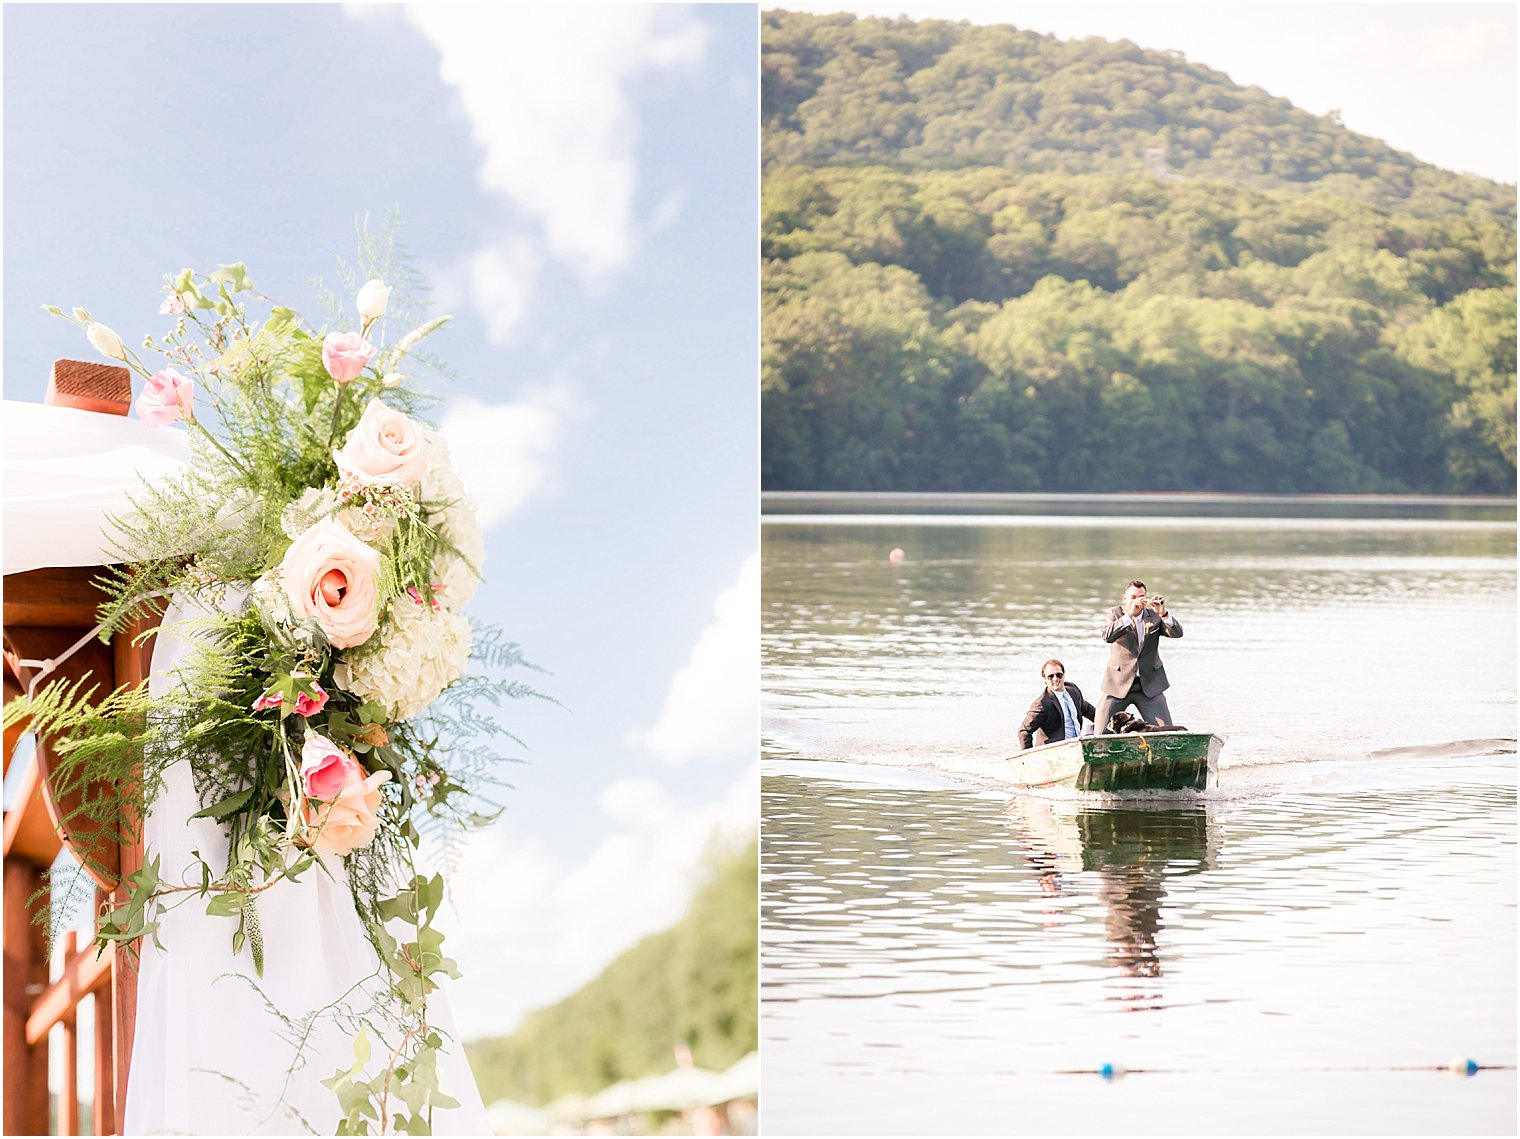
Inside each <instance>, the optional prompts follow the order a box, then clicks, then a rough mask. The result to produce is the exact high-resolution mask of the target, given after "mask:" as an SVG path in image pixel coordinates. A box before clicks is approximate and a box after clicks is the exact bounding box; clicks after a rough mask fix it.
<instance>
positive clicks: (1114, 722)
mask: <svg viewBox="0 0 1520 1139" xmlns="http://www.w3.org/2000/svg"><path fill="white" fill-rule="evenodd" d="M1185 731H1187V729H1186V728H1184V727H1183V726H1182V725H1181V724H1152V723H1148V722H1146V721H1145V720H1142V719H1141V718H1140V717H1139V716H1137V715H1135V714H1134V713H1133V712H1129V711H1126V710H1125V709H1122V708H1121V709H1120V710H1119V711H1117V712H1115V713H1114V714H1113V716H1112V717H1111V718H1110V719H1109V721H1108V731H1107V732H1106V733H1104V734H1105V735H1110V736H1118V735H1123V734H1124V733H1125V732H1185Z"/></svg>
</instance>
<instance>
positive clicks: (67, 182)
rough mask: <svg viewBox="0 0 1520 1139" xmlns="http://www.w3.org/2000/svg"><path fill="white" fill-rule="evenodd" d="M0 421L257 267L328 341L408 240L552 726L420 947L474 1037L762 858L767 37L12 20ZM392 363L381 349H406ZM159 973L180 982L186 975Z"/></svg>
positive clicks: (505, 597) (477, 23)
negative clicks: (76, 366)
mask: <svg viewBox="0 0 1520 1139" xmlns="http://www.w3.org/2000/svg"><path fill="white" fill-rule="evenodd" d="M4 21H5V26H4V33H5V35H4V52H5V58H4V64H5V70H4V85H5V134H4V159H5V165H4V173H5V184H4V192H5V202H4V204H5V247H4V272H5V277H4V280H5V300H4V305H5V307H4V317H5V341H4V364H5V395H6V398H8V399H23V400H40V399H41V397H42V394H43V390H44V386H45V383H46V380H47V375H48V369H49V366H50V364H51V362H52V361H53V360H54V359H56V358H59V357H75V358H80V359H92V358H95V357H94V355H93V353H92V350H91V349H90V348H89V346H88V344H87V343H86V342H85V341H84V339H83V338H82V337H81V336H80V335H79V334H78V332H77V331H76V330H75V329H74V328H73V327H72V326H70V325H69V324H67V323H65V322H64V321H61V320H58V319H56V318H54V317H50V316H47V315H45V314H44V313H43V312H42V309H41V306H42V305H44V304H57V305H61V306H63V307H64V308H66V309H67V308H68V307H70V306H74V305H81V306H84V307H85V308H87V309H89V310H90V311H91V313H92V314H93V315H94V317H95V318H96V319H98V320H101V321H103V322H105V323H107V324H109V325H111V326H112V327H114V328H115V329H116V330H117V331H118V332H119V333H120V334H121V335H122V336H123V337H124V338H126V339H127V340H128V341H129V342H132V343H138V342H140V341H141V338H142V335H143V334H144V333H145V332H149V331H152V332H154V333H161V332H162V331H164V330H165V329H166V328H167V327H168V324H169V320H168V318H165V317H160V316H158V315H157V309H158V305H159V301H160V300H161V298H162V295H163V292H162V284H163V276H164V274H166V273H173V272H176V271H178V270H179V269H181V268H183V267H185V266H194V267H196V268H199V269H202V270H210V269H212V268H214V267H215V266H216V265H217V264H218V263H220V262H226V261H236V260H243V261H246V262H247V263H248V266H249V271H250V274H251V276H252V279H253V281H254V283H255V284H256V285H257V286H258V288H259V289H260V290H261V291H262V292H264V293H266V294H268V295H270V296H272V297H274V298H277V299H279V300H280V301H282V302H283V303H286V304H289V305H291V306H293V307H295V308H297V309H299V310H300V311H302V312H303V313H305V314H306V315H307V316H308V317H309V318H311V319H312V320H313V321H315V322H319V323H321V322H324V320H325V314H324V313H323V311H322V310H321V309H320V308H319V307H318V305H317V304H316V301H315V298H314V295H313V291H312V289H311V287H310V285H309V283H308V282H310V281H311V280H313V279H315V278H322V279H323V280H324V281H325V282H326V283H327V284H328V285H329V286H336V285H337V281H338V277H337V273H336V260H335V258H336V256H342V257H344V258H345V259H346V260H348V261H350V262H352V260H353V255H354V222H355V218H356V217H358V216H360V215H363V214H365V213H369V214H372V215H374V216H376V217H377V218H378V217H379V216H380V215H383V214H384V213H385V212H386V211H388V210H389V209H391V208H392V207H396V206H399V207H400V211H401V214H402V216H403V218H404V220H405V222H406V226H405V229H404V230H403V233H402V236H403V239H404V240H405V241H406V242H407V243H408V244H409V245H410V247H411V249H412V250H413V252H414V253H415V254H416V255H417V257H418V259H419V260H420V262H421V265H422V267H423V268H424V270H425V271H426V272H427V273H428V275H429V276H430V277H431V278H432V280H433V282H434V284H435V286H436V288H437V292H438V294H439V296H440V300H441V304H440V305H439V306H438V307H439V311H445V312H453V313H454V314H455V317H456V319H455V324H454V325H453V326H452V328H451V329H449V330H447V331H445V332H443V333H440V334H438V335H437V336H436V337H435V338H434V340H433V341H432V343H433V344H434V345H435V346H436V349H437V351H438V353H439V354H440V355H442V356H443V357H444V358H445V359H446V360H447V361H448V362H449V363H450V365H451V366H452V367H453V368H454V369H455V370H456V371H457V372H458V373H459V374H460V376H461V377H463V379H462V381H461V382H459V383H457V384H453V385H448V386H446V387H443V388H441V389H440V394H441V395H443V396H444V397H445V398H446V401H447V402H446V403H445V405H444V406H443V407H442V408H441V410H440V418H441V422H442V424H443V426H444V429H445V433H446V434H447V436H448V437H449V439H450V441H451V444H452V446H453V450H454V454H455V457H456V464H457V465H458V466H460V467H461V470H462V473H463V474H464V476H465V478H466V482H467V483H468V484H469V485H470V486H471V487H472V489H473V490H474V491H475V492H476V494H477V497H478V498H479V499H480V503H481V507H482V511H483V514H484V516H485V520H486V521H487V523H488V524H489V527H490V529H489V531H488V540H489V557H488V560H487V562H486V565H485V575H486V585H485V586H484V587H483V588H482V590H481V592H480V594H479V595H478V596H477V599H476V601H475V602H474V603H473V604H472V606H471V610H472V612H473V613H475V614H476V615H477V616H479V617H480V618H482V619H484V620H486V621H490V622H496V623H500V624H502V625H503V626H504V627H505V628H506V630H507V633H508V635H509V636H510V637H511V638H512V639H514V640H517V641H518V642H520V643H521V644H522V645H523V647H524V649H525V651H526V653H527V655H528V657H529V659H531V660H532V661H534V662H536V663H537V664H539V665H541V666H542V667H543V668H544V669H546V670H547V672H546V673H545V674H543V675H539V676H534V677H528V678H527V679H530V680H531V681H532V682H533V683H534V684H535V685H536V686H537V687H538V688H539V689H540V690H541V691H543V692H545V693H547V694H548V695H550V696H552V697H554V698H555V699H556V700H558V701H559V702H560V704H561V705H563V706H562V707H561V706H556V705H552V704H548V703H532V704H528V703H523V704H517V705H514V706H511V707H509V708H508V709H507V710H506V712H505V715H504V718H505V721H506V723H507V725H508V727H509V728H510V729H511V730H513V731H514V732H515V733H516V734H517V735H518V736H520V737H521V739H522V740H523V741H524V743H525V744H526V749H525V751H524V752H523V756H524V758H525V760H526V763H525V764H523V765H522V766H521V767H517V768H514V769H512V770H511V771H509V772H508V776H509V778H510V779H511V780H512V782H513V783H514V784H515V790H514V791H512V792H511V793H510V794H509V795H508V796H507V798H506V805H507V812H506V814H505V816H504V817H503V818H502V819H501V820H500V821H499V822H498V823H497V824H496V825H495V827H494V828H492V829H491V830H490V831H489V832H486V833H485V834H483V835H481V836H479V837H478V838H477V839H475V840H474V841H473V842H472V843H471V845H470V846H469V847H468V848H467V849H466V851H465V853H464V856H463V860H462V862H461V864H460V866H459V868H458V870H457V872H456V873H455V874H454V876H453V883H454V901H455V904H456V906H457V912H454V913H445V914H444V915H442V916H441V919H440V926H441V928H442V929H443V930H444V932H445V933H446V934H447V936H448V937H449V942H448V948H449V949H450V951H451V952H452V953H453V955H454V956H455V957H456V958H457V959H458V961H459V963H460V966H461V968H462V970H463V972H464V974H465V979H464V980H463V981H461V982H459V983H458V984H457V985H456V986H455V987H454V994H453V1007H454V1009H455V1012H456V1015H457V1018H458V1021H459V1026H460V1030H461V1032H462V1033H463V1034H464V1035H465V1036H466V1037H475V1036H480V1035H488V1034H496V1033H502V1032H506V1031H509V1030H511V1029H512V1028H513V1027H514V1025H515V1023H516V1021H517V1018H518V1016H519V1015H520V1014H521V1013H522V1012H523V1011H524V1010H525V1009H528V1008H532V1007H536V1006H539V1005H542V1004H545V1003H548V1002H550V1001H553V1000H555V999H558V998H559V997H561V996H564V995H566V994H567V993H568V992H570V991H573V990H574V989H575V988H577V987H578V986H579V985H581V984H583V983H584V982H586V981H588V980H590V979H591V977H593V976H594V975H595V974H596V973H597V972H598V971H600V969H601V968H602V967H603V966H605V965H606V964H607V963H608V962H609V961H610V960H611V959H612V958H613V957H614V956H616V954H617V953H618V952H620V951H621V950H623V949H625V948H627V947H628V946H629V945H630V944H632V943H633V942H634V941H636V940H637V939H638V938H639V937H641V936H643V935H645V934H648V933H651V932H653V931H655V930H657V929H660V928H663V927H665V926H667V925H669V924H670V923H671V922H673V921H674V920H675V919H676V918H678V917H679V916H680V914H681V913H682V912H683V910H684V907H685V904H686V902H687V900H688V898H689V896H690V892H691V888H692V886H693V884H694V882H695V881H696V880H697V878H698V876H699V872H700V866H701V864H702V860H703V856H704V852H705V850H706V849H707V844H708V842H709V840H710V838H711V837H712V835H713V834H714V833H722V834H726V835H728V836H730V838H731V839H734V840H735V841H738V840H741V839H743V838H747V837H748V835H750V834H752V833H753V830H754V825H755V819H756V817H757V812H758V768H757V766H756V759H755V757H756V752H757V745H756V735H755V724H756V713H755V707H756V704H755V692H756V683H757V681H756V669H757V663H758V647H757V642H756V639H755V638H756V614H757V612H758V605H759V584H758V582H759V575H758V569H757V565H756V551H757V547H758V522H757V475H756V471H757V469H758V458H757V448H758V430H759V429H758V421H757V415H758V390H759V381H758V363H757V342H758V286H757V272H756V260H755V250H756V246H757V241H758V236H757V222H756V217H757V211H758V190H757V178H758V175H757V169H756V136H755V123H756V117H757V113H758V111H757V105H756V98H757V95H756V84H755V80H754V75H755V60H756V58H757V48H756V40H755V35H756V24H757V16H756V12H755V9H753V8H750V7H727V6H708V7H699V8H687V7H681V6H665V7H662V8H659V9H658V10H654V9H649V8H634V7H627V6H619V7H612V8H602V9H599V10H597V11H595V12H594V13H587V12H585V11H578V10H576V9H574V8H569V9H567V8H566V7H565V6H559V5H557V6H554V7H544V8H534V7H519V6H514V5H499V6H492V7H481V8H469V7H463V8H461V7H459V6H450V5H439V6H429V7H425V8H420V9H412V10H409V11H403V10H400V9H395V8H389V9H377V8H366V9H362V10H361V9H358V8H348V9H345V8H340V7H336V6H313V5H303V4H279V5H267V6H260V5H211V4H207V5H195V4H187V5H101V6H92V5H78V6H76V5H20V6H18V5H10V6H7V7H6V8H5V12H4ZM403 331H404V330H403ZM171 952H172V950H171Z"/></svg>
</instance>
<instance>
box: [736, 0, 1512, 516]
mask: <svg viewBox="0 0 1520 1139" xmlns="http://www.w3.org/2000/svg"><path fill="white" fill-rule="evenodd" d="M764 19H765V25H764V29H765V30H764V45H765V55H764V64H763V68H764V75H763V83H764V100H765V101H764V108H763V117H764V129H765V143H764V148H765V154H766V159H767V165H766V169H765V175H764V188H763V205H762V236H761V240H762V257H763V278H762V280H763V284H762V288H763V294H762V295H763V301H762V304H763V313H764V342H763V348H762V371H761V386H762V485H763V486H764V487H765V488H766V489H799V490H800V489H831V490H973V491H1036V490H1039V491H1119V490H1224V491H1257V492H1315V491H1322V492H1378V491H1387V492H1398V491H1404V492H1408V491H1416V492H1447V493H1509V492H1511V491H1512V490H1513V487H1514V481H1515V300H1516V297H1515V224H1514V192H1513V189H1512V188H1505V187H1499V186H1496V185H1494V184H1493V183H1490V182H1486V181H1484V180H1482V179H1477V178H1471V177H1460V178H1459V177H1457V176H1455V175H1450V174H1446V173H1445V172H1442V171H1438V170H1435V169H1434V168H1432V167H1429V166H1425V165H1423V164H1420V163H1418V162H1416V161H1415V160H1414V159H1412V158H1409V157H1408V156H1406V155H1399V154H1397V153H1396V152H1394V151H1391V150H1390V149H1389V148H1387V147H1386V146H1384V145H1383V144H1381V143H1377V142H1375V140H1370V139H1365V138H1362V137H1361V136H1357V135H1354V134H1352V133H1351V132H1349V131H1346V130H1345V129H1344V128H1342V127H1339V126H1338V125H1336V124H1335V123H1333V122H1328V121H1326V120H1320V119H1315V118H1314V117H1312V116H1308V115H1305V114H1303V113H1302V112H1299V111H1296V110H1294V109H1293V108H1291V106H1290V105H1288V104H1287V103H1286V102H1284V101H1283V100H1280V99H1274V98H1272V97H1271V96H1269V95H1267V94H1266V93H1265V92H1262V91H1260V90H1258V89H1251V90H1249V91H1247V90H1244V89H1241V88H1238V87H1234V86H1232V85H1230V84H1229V83H1228V81H1227V80H1226V79H1225V78H1224V77H1223V76H1221V75H1219V74H1218V73H1215V72H1211V71H1208V70H1207V69H1206V68H1201V67H1197V66H1194V65H1192V64H1188V63H1186V61H1184V60H1182V59H1181V58H1180V57H1177V56H1175V55H1171V54H1167V53H1155V52H1146V51H1142V50H1141V49H1139V48H1135V47H1134V46H1133V45H1128V44H1120V45H1115V44H1109V43H1106V42H1104V41H1101V40H1084V41H1079V42H1073V43H1068V42H1063V41H1060V40H1055V39H1052V38H1050V37H1043V36H1038V35H1034V34H1032V33H1026V32H1021V31H1018V30H1016V29H1012V28H1006V27H993V28H978V27H973V26H971V25H966V24H950V23H945V22H943V21H923V22H920V23H914V22H911V21H906V20H897V21H886V20H855V19H852V18H849V17H844V16H827V17H812V16H800V15H796V14H793V13H784V12H780V13H776V12H773V13H767V14H766V16H765V18H764ZM1142 95H1143V96H1144V97H1143V98H1142ZM1141 104H1145V106H1148V107H1149V108H1150V109H1149V110H1146V109H1144V107H1141ZM1187 123H1192V124H1193V125H1192V126H1188V127H1187V128H1186V130H1183V129H1182V126H1183V124H1187ZM1157 124H1159V126H1158V125H1157ZM1264 124H1265V125H1264ZM1268 127H1270V129H1268ZM1158 131H1159V132H1161V133H1160V134H1159V135H1158V134H1157V132H1158ZM1147 132H1149V133H1147ZM1199 132H1203V133H1199ZM1205 134H1207V136H1208V137H1207V138H1205V137H1204V135H1205ZM1179 138H1182V139H1185V140H1190V141H1187V144H1186V145H1185V146H1183V145H1181V144H1180V143H1179V142H1178V141H1177V139H1179ZM1168 139H1170V140H1171V141H1170V142H1168V141H1167V140H1168ZM954 140H960V141H959V142H955V141H954ZM1163 144H1164V145H1165V146H1166V155H1167V158H1166V161H1165V162H1164V163H1162V164H1160V165H1157V164H1156V162H1155V161H1154V158H1155V156H1154V155H1153V156H1152V159H1153V162H1152V167H1151V168H1150V169H1149V170H1148V169H1147V166H1146V161H1145V150H1146V149H1147V148H1152V149H1154V148H1156V147H1159V146H1161V145H1163ZM1306 155H1318V156H1319V157H1318V158H1315V159H1314V160H1313V161H1310V159H1309V158H1306V157H1305V156H1306Z"/></svg>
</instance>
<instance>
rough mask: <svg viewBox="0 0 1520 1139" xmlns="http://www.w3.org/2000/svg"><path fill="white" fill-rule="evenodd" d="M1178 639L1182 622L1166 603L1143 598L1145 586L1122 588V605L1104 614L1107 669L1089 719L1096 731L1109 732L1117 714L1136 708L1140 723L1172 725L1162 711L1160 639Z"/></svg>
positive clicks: (1166, 684) (1163, 686) (1135, 584)
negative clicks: (1096, 711) (1111, 722)
mask: <svg viewBox="0 0 1520 1139" xmlns="http://www.w3.org/2000/svg"><path fill="white" fill-rule="evenodd" d="M1180 636H1182V623H1181V622H1180V621H1178V620H1177V618H1175V617H1173V616H1172V615H1171V614H1170V613H1168V612H1167V608H1166V598H1164V597H1148V596H1146V590H1145V582H1143V581H1132V582H1130V583H1129V584H1128V585H1126V586H1125V587H1124V600H1123V603H1122V604H1120V605H1115V606H1114V607H1113V608H1112V609H1110V610H1109V611H1108V623H1107V624H1105V625H1104V626H1103V639H1104V640H1105V641H1107V642H1108V667H1107V668H1105V669H1104V670H1103V683H1102V684H1101V685H1100V686H1099V687H1101V688H1102V689H1103V699H1101V700H1099V701H1098V714H1097V715H1096V716H1094V717H1093V722H1094V723H1095V724H1096V725H1097V730H1098V731H1099V732H1100V733H1102V732H1106V731H1108V722H1109V720H1110V719H1112V718H1113V715H1114V713H1115V712H1117V711H1119V710H1121V709H1123V708H1127V707H1129V706H1130V705H1131V704H1133V705H1134V706H1135V709H1136V711H1138V712H1139V714H1140V717H1141V719H1143V720H1148V721H1150V722H1151V723H1153V724H1170V723H1171V722H1172V713H1171V709H1170V708H1168V707H1167V706H1166V695H1165V693H1166V690H1167V688H1168V687H1169V682H1168V681H1167V679H1166V666H1165V665H1163V664H1162V663H1161V638H1162V637H1180Z"/></svg>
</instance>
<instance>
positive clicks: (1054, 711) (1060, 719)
mask: <svg viewBox="0 0 1520 1139" xmlns="http://www.w3.org/2000/svg"><path fill="white" fill-rule="evenodd" d="M1066 691H1067V692H1068V693H1070V695H1071V702H1072V703H1073V704H1074V705H1076V709H1077V727H1078V728H1079V729H1080V728H1081V727H1082V721H1083V720H1091V721H1093V722H1094V723H1095V724H1096V723H1097V719H1098V710H1097V709H1096V708H1094V707H1093V706H1092V705H1091V704H1089V703H1088V702H1087V701H1086V700H1084V699H1082V690H1081V689H1080V688H1078V687H1077V686H1076V685H1075V684H1068V685H1067V686H1066ZM1036 729H1039V730H1040V731H1043V732H1044V733H1045V739H1046V740H1047V741H1049V740H1063V739H1065V738H1066V714H1065V713H1064V712H1062V711H1061V702H1060V701H1059V700H1057V699H1056V698H1055V697H1054V696H1052V695H1051V693H1050V689H1048V688H1046V689H1044V690H1042V691H1041V692H1040V694H1039V695H1038V696H1036V697H1035V698H1034V703H1033V704H1031V705H1029V711H1028V712H1027V713H1026V714H1025V716H1024V722H1023V723H1022V724H1020V725H1019V746H1020V747H1021V748H1030V747H1033V746H1034V733H1035V730H1036Z"/></svg>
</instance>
